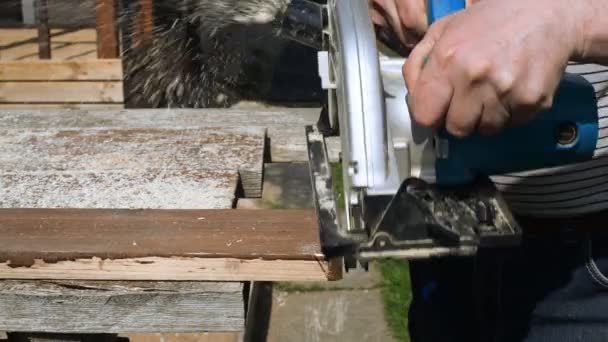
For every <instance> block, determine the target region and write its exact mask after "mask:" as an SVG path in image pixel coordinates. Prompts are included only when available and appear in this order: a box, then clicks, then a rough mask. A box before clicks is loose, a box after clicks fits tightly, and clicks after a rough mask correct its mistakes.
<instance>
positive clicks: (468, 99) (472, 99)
mask: <svg viewBox="0 0 608 342" xmlns="http://www.w3.org/2000/svg"><path fill="white" fill-rule="evenodd" d="M480 95H482V94H481V91H480V88H479V87H477V88H473V89H471V88H470V87H456V89H455V90H454V97H453V99H452V101H451V102H450V103H449V105H448V108H449V109H448V111H447V115H446V120H445V128H446V130H447V131H448V132H449V133H450V134H452V135H454V136H456V137H466V136H468V135H470V134H471V133H473V132H474V131H475V130H476V129H477V127H478V124H479V121H480V119H481V113H482V111H483V109H484V108H483V102H481V101H480V98H479V96H480Z"/></svg>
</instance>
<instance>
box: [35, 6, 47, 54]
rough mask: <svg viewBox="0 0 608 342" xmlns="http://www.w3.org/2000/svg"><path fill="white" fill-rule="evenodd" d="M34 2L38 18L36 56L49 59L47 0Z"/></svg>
mask: <svg viewBox="0 0 608 342" xmlns="http://www.w3.org/2000/svg"><path fill="white" fill-rule="evenodd" d="M35 4H36V17H37V19H38V56H39V57H40V59H51V33H50V29H49V13H48V4H47V0H36V1H35Z"/></svg>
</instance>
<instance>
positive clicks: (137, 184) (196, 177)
mask: <svg viewBox="0 0 608 342" xmlns="http://www.w3.org/2000/svg"><path fill="white" fill-rule="evenodd" d="M0 144H3V151H2V153H0V207H3V208H127V209H128V208H138V209H141V208H145V209H206V208H230V207H232V202H233V200H234V196H235V191H236V185H237V180H238V173H239V172H240V170H250V171H251V172H252V173H253V172H256V173H258V174H259V175H260V178H261V172H262V165H263V155H262V153H263V150H264V129H261V128H256V127H253V128H222V127H213V128H194V129H169V128H165V129H152V128H144V129H105V128H82V129H78V128H75V129H57V128H47V129H8V130H6V129H5V130H0ZM255 170H257V171H255Z"/></svg>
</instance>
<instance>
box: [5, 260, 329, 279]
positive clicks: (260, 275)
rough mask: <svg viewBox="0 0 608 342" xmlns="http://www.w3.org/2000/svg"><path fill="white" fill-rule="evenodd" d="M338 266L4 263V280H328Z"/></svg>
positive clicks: (190, 262) (306, 263)
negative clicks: (21, 265) (18, 264)
mask: <svg viewBox="0 0 608 342" xmlns="http://www.w3.org/2000/svg"><path fill="white" fill-rule="evenodd" d="M335 277H336V272H335V266H334V265H333V264H332V263H328V262H326V261H324V260H322V258H320V259H319V260H281V259H279V260H263V259H235V258H198V257H189V258H187V257H173V258H163V257H143V258H129V259H112V260H110V259H101V258H90V259H76V260H70V261H58V262H55V263H46V262H44V261H42V260H40V259H37V260H36V261H35V263H34V265H32V266H30V267H11V266H9V264H8V263H7V262H4V263H0V279H22V280H27V279H30V280H31V279H39V280H41V279H46V280H141V281H327V280H328V279H329V278H332V279H334V278H335Z"/></svg>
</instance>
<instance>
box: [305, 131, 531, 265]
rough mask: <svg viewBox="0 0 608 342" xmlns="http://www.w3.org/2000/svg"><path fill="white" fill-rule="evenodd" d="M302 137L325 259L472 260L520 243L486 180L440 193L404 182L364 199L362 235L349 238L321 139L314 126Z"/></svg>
mask: <svg viewBox="0 0 608 342" xmlns="http://www.w3.org/2000/svg"><path fill="white" fill-rule="evenodd" d="M306 132H307V141H308V153H309V165H310V174H311V181H312V184H313V193H314V200H315V205H316V209H317V216H318V219H319V227H320V240H321V248H322V251H323V253H324V254H325V256H326V257H328V258H331V257H337V256H346V257H355V258H357V259H359V260H362V261H368V260H371V259H379V258H405V259H420V258H431V257H440V256H448V255H473V254H475V253H476V252H477V250H478V248H480V247H489V248H499V247H507V246H513V245H516V244H518V243H519V242H520V239H521V229H520V227H519V225H518V224H517V222H516V221H515V219H514V217H513V216H512V215H511V213H510V211H509V210H508V207H507V206H506V203H505V202H504V200H503V199H502V197H501V195H500V193H499V192H498V191H497V190H496V188H495V187H494V185H493V184H492V183H491V182H490V181H489V180H487V179H486V180H480V181H479V182H477V183H475V184H470V185H467V186H464V187H461V188H440V187H437V186H435V185H431V184H428V183H425V182H424V181H422V180H420V179H415V178H412V179H408V180H406V181H405V182H404V183H403V184H402V185H401V187H400V188H399V190H398V192H397V193H396V195H395V196H392V197H390V196H374V197H368V198H366V199H365V201H364V206H363V213H364V222H365V225H366V227H367V228H366V229H367V236H360V234H357V235H356V236H355V235H352V234H348V233H347V232H346V230H344V229H341V226H340V224H339V222H338V218H337V210H336V202H335V197H334V193H333V185H332V179H331V168H330V166H329V161H328V158H327V149H326V147H325V141H324V137H323V135H322V134H321V133H320V132H319V131H318V129H317V128H315V127H313V126H308V127H307V128H306Z"/></svg>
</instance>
